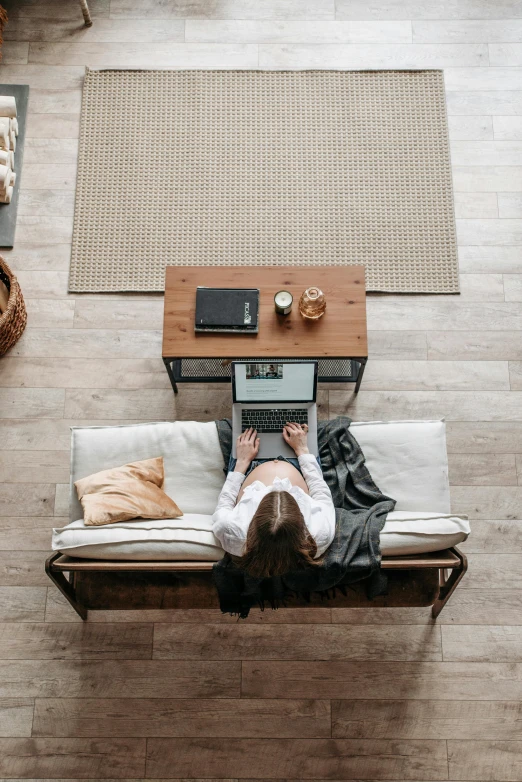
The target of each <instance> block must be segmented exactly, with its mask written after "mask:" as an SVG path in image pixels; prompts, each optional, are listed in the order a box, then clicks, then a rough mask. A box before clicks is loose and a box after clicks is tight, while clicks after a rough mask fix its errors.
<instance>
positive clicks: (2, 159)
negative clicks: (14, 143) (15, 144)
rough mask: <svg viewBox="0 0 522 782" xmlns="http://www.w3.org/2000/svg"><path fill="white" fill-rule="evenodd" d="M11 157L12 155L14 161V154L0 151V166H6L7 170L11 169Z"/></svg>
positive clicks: (3, 150)
mask: <svg viewBox="0 0 522 782" xmlns="http://www.w3.org/2000/svg"><path fill="white" fill-rule="evenodd" d="M11 155H13V160H14V153H13V152H8V151H7V150H5V149H0V166H7V168H12V167H13V166H12V165H11Z"/></svg>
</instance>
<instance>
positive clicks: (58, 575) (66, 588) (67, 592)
mask: <svg viewBox="0 0 522 782" xmlns="http://www.w3.org/2000/svg"><path fill="white" fill-rule="evenodd" d="M59 556H61V554H60V552H59V551H55V553H54V554H52V555H51V556H50V557H49V559H48V560H47V562H46V563H45V572H46V573H47V575H48V576H49V578H50V579H51V581H52V582H53V584H54V585H55V586H57V587H58V589H59V590H60V592H61V593H62V595H63V596H64V597H65V598H66V599H67V600H68V601H69V603H70V604H71V605H72V607H73V608H74V610H75V611H76V613H77V614H78V616H79V617H80V618H81V619H83V620H84V621H85V620H86V619H87V609H86V608H85V606H82V604H81V603H79V602H78V599H77V597H76V590H75V588H74V587H73V585H72V584H71V582H70V581H68V580H67V579H66V578H65V576H64V574H63V573H62V571H61V570H53V562H54V561H55V560H56V559H58V557H59Z"/></svg>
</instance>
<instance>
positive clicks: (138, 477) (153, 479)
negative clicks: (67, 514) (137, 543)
mask: <svg viewBox="0 0 522 782" xmlns="http://www.w3.org/2000/svg"><path fill="white" fill-rule="evenodd" d="M163 481H164V469H163V457H162V456H158V457H157V458H156V459H146V460H145V461H142V462H132V464H124V465H123V467H113V468H112V469H111V470H103V471H102V472H97V473H95V474H94V475H88V476H87V478H81V479H80V480H79V481H76V483H75V484H74V485H75V487H76V491H77V492H78V499H79V500H80V502H81V504H82V507H83V515H84V524H85V525H86V526H87V527H98V526H101V525H103V524H114V523H115V522H117V521H129V520H130V519H137V518H141V519H176V518H178V517H179V516H183V513H182V511H180V509H179V508H178V506H177V505H176V503H175V502H174V501H173V500H171V498H170V497H169V496H168V495H167V494H165V492H164V491H163Z"/></svg>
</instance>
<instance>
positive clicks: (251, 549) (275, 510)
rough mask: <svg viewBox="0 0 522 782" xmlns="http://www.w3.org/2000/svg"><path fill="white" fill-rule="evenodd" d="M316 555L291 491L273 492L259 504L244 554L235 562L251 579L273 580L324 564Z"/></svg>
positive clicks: (313, 543)
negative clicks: (276, 577)
mask: <svg viewBox="0 0 522 782" xmlns="http://www.w3.org/2000/svg"><path fill="white" fill-rule="evenodd" d="M316 553H317V546H316V544H315V541H314V539H313V538H312V536H311V535H310V533H309V532H308V529H307V527H306V524H305V520H304V518H303V514H302V513H301V510H300V508H299V505H298V504H297V502H296V500H295V499H294V498H293V497H292V495H291V494H289V493H288V492H287V491H271V492H270V493H269V494H267V495H265V496H264V497H263V499H262V500H261V502H260V503H259V506H258V508H257V511H256V512H255V513H254V516H253V517H252V521H251V522H250V526H249V528H248V533H247V539H246V545H245V551H244V554H243V556H242V557H238V558H235V562H236V564H237V565H238V566H239V567H240V568H241V569H242V570H245V571H246V572H247V573H249V575H251V576H254V577H256V578H269V577H270V576H284V575H285V574H286V573H291V572H293V571H295V570H301V569H302V568H305V567H308V566H310V565H312V566H313V565H318V564H320V560H317V559H314V556H315V554H316Z"/></svg>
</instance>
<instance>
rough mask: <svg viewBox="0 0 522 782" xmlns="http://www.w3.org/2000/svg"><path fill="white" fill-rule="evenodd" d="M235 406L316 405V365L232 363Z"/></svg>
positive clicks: (305, 362)
mask: <svg viewBox="0 0 522 782" xmlns="http://www.w3.org/2000/svg"><path fill="white" fill-rule="evenodd" d="M233 372H234V376H233V381H234V382H233V386H234V389H233V390H234V402H315V392H316V385H317V363H316V362H315V361H302V362H301V361H300V362H284V361H277V362H270V363H261V362H256V363H255V364H254V363H252V364H250V363H244V364H239V363H234V364H233Z"/></svg>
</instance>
